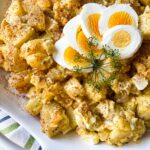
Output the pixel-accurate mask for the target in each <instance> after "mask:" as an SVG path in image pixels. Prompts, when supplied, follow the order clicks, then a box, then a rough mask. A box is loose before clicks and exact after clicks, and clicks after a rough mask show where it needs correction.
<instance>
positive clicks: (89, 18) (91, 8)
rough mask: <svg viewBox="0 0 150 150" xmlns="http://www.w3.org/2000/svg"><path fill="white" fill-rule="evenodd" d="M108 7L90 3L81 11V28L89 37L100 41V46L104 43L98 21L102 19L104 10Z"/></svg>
mask: <svg viewBox="0 0 150 150" xmlns="http://www.w3.org/2000/svg"><path fill="white" fill-rule="evenodd" d="M105 9H106V7H105V6H103V5H100V4H96V3H89V4H85V5H84V6H83V8H82V11H81V13H80V18H81V28H82V30H83V32H84V34H85V36H86V37H87V38H90V37H95V38H96V39H97V40H98V41H99V47H100V48H101V46H102V44H101V41H102V35H101V34H100V32H99V28H98V22H99V20H100V19H101V16H102V12H103V11H104V10H105Z"/></svg>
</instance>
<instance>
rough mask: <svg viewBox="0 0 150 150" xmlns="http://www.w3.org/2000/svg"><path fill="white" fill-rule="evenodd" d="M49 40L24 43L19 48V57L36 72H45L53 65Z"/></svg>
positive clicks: (51, 44)
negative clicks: (36, 70)
mask: <svg viewBox="0 0 150 150" xmlns="http://www.w3.org/2000/svg"><path fill="white" fill-rule="evenodd" d="M52 52H53V43H52V41H51V40H43V39H35V40H31V41H28V42H27V43H24V44H23V45H22V47H21V57H23V58H24V59H25V60H26V61H27V63H28V64H29V65H30V66H31V67H32V68H36V69H38V70H46V69H48V68H49V67H50V66H51V65H52V64H53V59H52V57H51V54H52Z"/></svg>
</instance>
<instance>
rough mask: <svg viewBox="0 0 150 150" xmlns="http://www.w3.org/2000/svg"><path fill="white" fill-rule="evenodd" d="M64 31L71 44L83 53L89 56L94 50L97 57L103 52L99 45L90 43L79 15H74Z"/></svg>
mask: <svg viewBox="0 0 150 150" xmlns="http://www.w3.org/2000/svg"><path fill="white" fill-rule="evenodd" d="M63 33H64V36H65V37H66V39H67V40H68V42H69V44H70V45H71V46H72V47H73V48H74V49H75V50H77V51H78V52H79V53H80V54H81V55H83V56H87V55H88V54H89V52H91V51H94V53H95V54H96V55H97V57H98V56H100V55H101V54H102V50H101V49H99V48H98V47H97V46H94V44H93V45H92V47H91V46H90V45H89V39H88V38H87V37H86V36H85V34H84V32H83V30H82V28H81V23H80V17H79V16H76V17H74V18H73V19H71V20H70V21H69V22H68V23H67V24H66V25H65V27H64V29H63Z"/></svg>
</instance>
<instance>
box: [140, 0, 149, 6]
mask: <svg viewBox="0 0 150 150" xmlns="http://www.w3.org/2000/svg"><path fill="white" fill-rule="evenodd" d="M140 2H141V3H142V4H143V5H145V6H146V5H150V0H140Z"/></svg>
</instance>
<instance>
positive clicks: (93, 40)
mask: <svg viewBox="0 0 150 150" xmlns="http://www.w3.org/2000/svg"><path fill="white" fill-rule="evenodd" d="M88 46H89V48H92V46H95V47H97V46H98V41H97V39H96V37H94V36H92V37H89V39H88Z"/></svg>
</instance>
